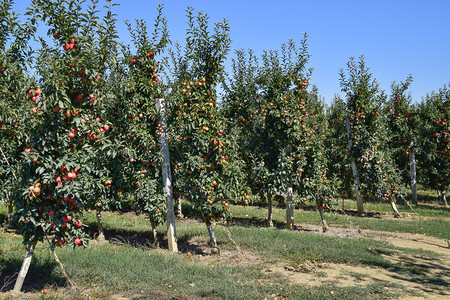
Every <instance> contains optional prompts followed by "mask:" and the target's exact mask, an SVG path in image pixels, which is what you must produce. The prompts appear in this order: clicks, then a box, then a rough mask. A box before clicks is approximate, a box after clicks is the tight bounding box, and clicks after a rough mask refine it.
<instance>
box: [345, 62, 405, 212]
mask: <svg viewBox="0 0 450 300" xmlns="http://www.w3.org/2000/svg"><path fill="white" fill-rule="evenodd" d="M340 76H341V79H340V84H341V88H342V91H343V92H345V93H346V107H347V134H348V140H349V152H350V158H351V160H352V169H353V170H352V171H353V176H354V179H355V186H354V187H355V194H356V196H357V201H358V214H359V215H362V214H364V209H363V202H362V201H363V200H364V201H369V200H372V201H373V200H378V201H386V202H389V203H390V204H391V206H392V209H393V211H394V215H395V216H396V217H400V213H399V212H398V210H397V208H396V205H395V202H396V200H397V199H399V198H402V197H404V191H403V188H402V186H401V178H400V175H399V171H398V169H397V168H396V166H395V163H394V160H393V158H392V154H391V153H390V151H389V148H388V146H387V141H388V131H387V125H386V122H385V118H383V116H382V111H383V110H382V109H383V107H384V106H385V105H386V95H385V94H384V92H383V91H382V90H380V88H379V85H378V83H377V82H376V80H374V79H373V78H372V74H371V73H370V72H369V69H368V68H367V67H366V65H365V61H364V57H363V56H361V57H360V59H359V61H358V62H356V61H355V60H354V58H351V59H350V60H349V62H348V63H347V72H344V71H343V70H341V72H340ZM359 196H361V198H360V197H359Z"/></svg>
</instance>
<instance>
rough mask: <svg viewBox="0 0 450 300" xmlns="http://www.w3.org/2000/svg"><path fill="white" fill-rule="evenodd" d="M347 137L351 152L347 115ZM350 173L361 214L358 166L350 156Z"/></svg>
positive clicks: (362, 206) (351, 144)
mask: <svg viewBox="0 0 450 300" xmlns="http://www.w3.org/2000/svg"><path fill="white" fill-rule="evenodd" d="M347 139H348V149H349V152H351V151H352V146H353V141H352V138H351V136H350V119H349V118H348V117H347ZM352 173H353V187H354V190H355V197H356V205H357V208H358V215H359V216H362V215H364V204H363V201H362V197H361V193H360V191H359V185H360V180H359V173H358V168H357V167H356V163H355V160H354V159H353V157H352Z"/></svg>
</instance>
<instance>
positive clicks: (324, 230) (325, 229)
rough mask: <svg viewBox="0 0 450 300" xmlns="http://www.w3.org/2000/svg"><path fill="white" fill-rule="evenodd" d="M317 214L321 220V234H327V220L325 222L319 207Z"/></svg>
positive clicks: (321, 209)
mask: <svg viewBox="0 0 450 300" xmlns="http://www.w3.org/2000/svg"><path fill="white" fill-rule="evenodd" d="M319 214H320V218H321V219H322V229H323V232H327V231H328V224H327V220H325V215H324V214H323V208H322V207H319Z"/></svg>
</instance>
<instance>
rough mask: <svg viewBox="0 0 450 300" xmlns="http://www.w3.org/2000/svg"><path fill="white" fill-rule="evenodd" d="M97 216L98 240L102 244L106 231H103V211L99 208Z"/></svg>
mask: <svg viewBox="0 0 450 300" xmlns="http://www.w3.org/2000/svg"><path fill="white" fill-rule="evenodd" d="M96 215H97V228H98V237H97V240H98V241H99V242H102V241H104V240H105V230H104V229H103V222H102V211H101V210H100V209H99V208H98V209H97V213H96Z"/></svg>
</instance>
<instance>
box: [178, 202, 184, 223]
mask: <svg viewBox="0 0 450 300" xmlns="http://www.w3.org/2000/svg"><path fill="white" fill-rule="evenodd" d="M177 210H178V212H177V218H178V219H183V217H184V216H183V210H182V206H181V199H178V207H177Z"/></svg>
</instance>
